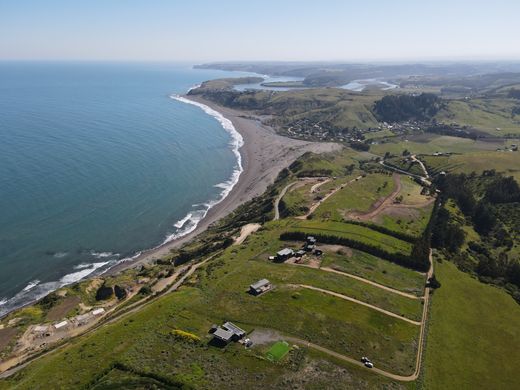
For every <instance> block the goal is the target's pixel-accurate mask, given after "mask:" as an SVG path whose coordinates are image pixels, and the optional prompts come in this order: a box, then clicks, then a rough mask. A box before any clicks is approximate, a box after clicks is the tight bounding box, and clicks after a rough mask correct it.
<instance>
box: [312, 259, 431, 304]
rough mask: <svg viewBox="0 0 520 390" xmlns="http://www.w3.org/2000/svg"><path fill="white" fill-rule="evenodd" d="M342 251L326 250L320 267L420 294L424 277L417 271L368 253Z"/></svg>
mask: <svg viewBox="0 0 520 390" xmlns="http://www.w3.org/2000/svg"><path fill="white" fill-rule="evenodd" d="M341 252H342V253H339V254H338V253H336V252H327V253H326V254H325V255H324V256H323V262H322V267H330V268H334V269H337V270H338V271H343V272H348V273H351V274H354V275H357V276H361V277H363V278H366V279H368V280H372V281H374V282H376V283H379V284H383V285H385V286H388V287H392V288H395V289H397V290H401V291H404V292H410V293H413V294H417V295H421V294H422V293H423V289H424V283H425V278H424V275H421V274H420V273H419V272H416V271H412V270H411V269H408V268H404V267H401V266H399V265H397V264H393V263H390V262H389V261H386V260H383V259H380V258H378V257H375V256H372V255H370V254H368V253H365V252H361V251H357V250H349V251H348V252H346V251H345V250H343V251H341Z"/></svg>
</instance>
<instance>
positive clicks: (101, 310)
mask: <svg viewBox="0 0 520 390" xmlns="http://www.w3.org/2000/svg"><path fill="white" fill-rule="evenodd" d="M104 312H105V309H103V308H102V307H101V308H99V309H95V310H92V315H94V316H100V315H101V314H103V313H104Z"/></svg>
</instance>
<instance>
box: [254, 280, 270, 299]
mask: <svg viewBox="0 0 520 390" xmlns="http://www.w3.org/2000/svg"><path fill="white" fill-rule="evenodd" d="M271 287H272V286H271V282H270V281H269V280H267V279H261V280H259V281H258V282H256V283H253V284H252V285H250V286H249V293H250V294H252V295H260V294H262V293H263V292H266V291H268V290H270V289H271Z"/></svg>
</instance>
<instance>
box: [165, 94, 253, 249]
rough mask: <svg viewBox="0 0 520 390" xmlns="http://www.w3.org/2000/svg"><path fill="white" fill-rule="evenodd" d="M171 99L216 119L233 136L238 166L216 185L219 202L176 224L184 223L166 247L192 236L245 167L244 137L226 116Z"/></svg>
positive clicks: (167, 239)
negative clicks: (241, 152)
mask: <svg viewBox="0 0 520 390" xmlns="http://www.w3.org/2000/svg"><path fill="white" fill-rule="evenodd" d="M192 88H196V86H194V87H192ZM170 98H172V99H174V100H177V101H179V102H182V103H186V104H191V105H192V106H196V107H198V108H200V109H201V110H202V111H204V112H205V113H206V114H208V115H210V116H212V117H213V118H215V119H216V120H217V121H218V122H219V123H220V125H221V126H222V128H223V129H224V130H225V131H226V132H227V133H229V135H230V136H231V142H230V146H231V151H232V152H233V154H234V155H235V158H236V165H235V169H234V170H233V173H232V174H231V177H230V178H229V180H227V181H225V182H223V183H218V184H215V187H218V188H221V189H222V191H221V193H220V197H219V198H218V199H217V200H210V201H208V202H207V203H205V204H204V206H205V209H203V210H196V211H190V212H189V213H188V214H187V215H186V216H185V217H184V218H183V219H181V220H180V221H177V222H176V223H175V225H180V224H181V222H182V225H181V228H178V227H177V226H175V225H174V226H175V227H176V228H177V229H178V231H177V232H175V233H174V234H171V235H169V236H168V237H166V239H165V240H164V242H163V243H162V244H161V245H164V244H166V243H168V242H170V241H173V240H176V239H178V238H180V237H183V236H186V235H188V234H190V233H191V232H193V231H194V230H195V229H196V228H197V226H198V225H199V223H200V221H202V220H203V219H204V218H205V217H206V215H207V214H208V212H209V210H210V209H211V208H213V207H214V206H216V205H217V204H219V203H220V202H222V201H223V200H224V199H225V198H226V197H227V196H228V195H229V193H230V192H231V190H232V189H233V188H234V187H235V185H236V184H237V183H238V180H239V178H240V175H241V174H242V172H244V167H243V165H242V155H241V154H240V151H239V150H240V148H241V147H242V146H243V145H244V138H243V137H242V134H240V133H239V132H238V131H237V130H236V129H235V126H234V125H233V123H232V122H231V120H229V119H228V118H226V117H224V115H222V114H221V113H220V112H218V111H216V110H214V109H213V108H211V107H209V106H207V105H205V104H202V103H199V102H196V101H193V100H190V99H188V98H185V97H183V96H179V95H170ZM195 214H196V215H195Z"/></svg>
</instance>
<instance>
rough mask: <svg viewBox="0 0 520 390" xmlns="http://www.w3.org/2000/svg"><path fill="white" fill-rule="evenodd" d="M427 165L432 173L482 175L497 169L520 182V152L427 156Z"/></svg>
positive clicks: (425, 159) (424, 158) (425, 160)
mask: <svg viewBox="0 0 520 390" xmlns="http://www.w3.org/2000/svg"><path fill="white" fill-rule="evenodd" d="M422 159H423V160H424V162H425V164H427V166H428V167H431V169H432V172H440V171H446V172H454V173H471V172H477V173H482V171H484V170H489V169H495V170H496V171H497V172H503V173H504V174H505V175H508V176H514V177H515V178H516V180H518V181H520V152H497V151H492V152H475V153H466V154H454V155H451V156H425V157H422Z"/></svg>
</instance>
